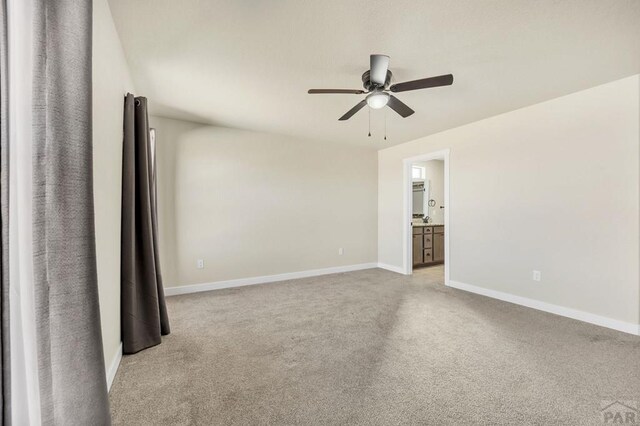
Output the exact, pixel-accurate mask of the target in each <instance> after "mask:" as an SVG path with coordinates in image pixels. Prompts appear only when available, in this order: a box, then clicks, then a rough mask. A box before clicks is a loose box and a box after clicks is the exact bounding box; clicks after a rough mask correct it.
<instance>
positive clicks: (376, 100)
mask: <svg viewBox="0 0 640 426" xmlns="http://www.w3.org/2000/svg"><path fill="white" fill-rule="evenodd" d="M392 76H393V74H392V73H391V71H390V70H389V57H388V56H387V55H371V56H370V57H369V71H365V73H364V74H362V85H363V86H364V88H365V90H358V89H356V90H351V89H310V90H309V92H308V93H309V94H312V95H313V94H334V93H335V94H352V95H367V97H366V98H364V99H363V100H361V101H360V102H359V103H358V104H357V105H356V106H354V107H353V108H351V109H350V110H349V111H347V113H346V114H345V115H343V116H342V117H340V118H339V120H341V121H344V120H348V119H349V118H351V117H352V116H353V115H354V114H355V113H356V112H358V111H360V110H361V109H362V108H363V107H364V106H365V105H369V107H371V108H373V109H380V108H383V107H384V106H385V105H389V108H391V109H392V110H394V111H395V112H397V113H398V114H400V115H401V116H402V117H403V118H406V117H409V116H410V115H411V114H413V113H414V112H415V111H414V110H412V109H411V108H409V107H408V106H407V105H406V104H405V103H404V102H402V101H401V100H400V99H398V98H396V97H395V96H393V95H391V94H389V92H393V93H398V92H407V91H409V90H418V89H428V88H430V87H439V86H450V85H451V84H453V75H451V74H446V75H439V76H437V77H429V78H422V79H420V80H412V81H405V82H404V83H396V84H391V77H392Z"/></svg>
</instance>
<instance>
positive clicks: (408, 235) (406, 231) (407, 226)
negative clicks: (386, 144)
mask: <svg viewBox="0 0 640 426" xmlns="http://www.w3.org/2000/svg"><path fill="white" fill-rule="evenodd" d="M449 151H450V150H449V149H448V148H447V149H443V150H440V151H433V152H430V153H428V154H422V155H417V156H415V157H409V158H405V159H404V160H402V161H403V168H404V177H403V185H404V188H403V193H404V197H403V215H402V217H403V222H404V223H403V224H402V232H403V235H404V237H403V242H404V244H403V247H404V248H403V253H402V262H403V270H404V273H405V275H411V274H412V273H413V261H412V256H411V252H412V249H413V248H412V245H411V244H412V238H413V235H412V233H413V231H412V230H411V218H412V213H413V211H412V210H411V204H412V195H413V193H412V190H413V188H412V178H411V165H412V164H413V163H417V162H422V161H429V160H441V159H443V160H444V206H445V209H444V259H445V262H444V284H445V285H447V286H448V285H449V266H450V265H451V256H450V252H451V250H450V244H449V235H451V221H450V220H449V211H450V210H451V209H450V205H451V204H450V203H449Z"/></svg>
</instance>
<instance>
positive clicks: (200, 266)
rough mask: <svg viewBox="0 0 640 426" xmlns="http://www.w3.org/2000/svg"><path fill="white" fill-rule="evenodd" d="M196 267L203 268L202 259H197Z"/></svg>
mask: <svg viewBox="0 0 640 426" xmlns="http://www.w3.org/2000/svg"><path fill="white" fill-rule="evenodd" d="M197 267H198V269H204V259H198V263H197Z"/></svg>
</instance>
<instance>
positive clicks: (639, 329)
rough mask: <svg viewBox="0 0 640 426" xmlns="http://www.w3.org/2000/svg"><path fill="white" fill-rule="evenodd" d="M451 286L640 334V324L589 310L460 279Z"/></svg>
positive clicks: (450, 284)
mask: <svg viewBox="0 0 640 426" xmlns="http://www.w3.org/2000/svg"><path fill="white" fill-rule="evenodd" d="M449 287H453V288H457V289H459V290H464V291H468V292H470V293H476V294H480V295H482V296H487V297H491V298H493V299H498V300H503V301H505V302H509V303H514V304H516V305H522V306H526V307H528V308H533V309H537V310H539V311H544V312H549V313H552V314H556V315H560V316H563V317H567V318H572V319H575V320H578V321H583V322H588V323H590V324H595V325H599V326H601V327H606V328H611V329H613V330H617V331H622V332H623V333H629V334H635V335H636V336H637V335H640V324H633V323H630V322H625V321H620V320H615V319H612V318H607V317H603V316H600V315H596V314H591V313H589V312H584V311H579V310H577V309H572V308H566V307H564V306H559V305H553V304H551V303H546V302H541V301H539V300H535V299H529V298H527V297H522V296H516V295H513V294H509V293H504V292H501V291H497V290H491V289H488V288H484V287H478V286H475V285H471V284H465V283H461V282H459V281H453V280H450V281H449Z"/></svg>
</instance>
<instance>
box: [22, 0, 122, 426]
mask: <svg viewBox="0 0 640 426" xmlns="http://www.w3.org/2000/svg"><path fill="white" fill-rule="evenodd" d="M33 5H34V15H35V16H34V51H35V52H34V81H33V191H34V195H33V257H34V259H33V267H34V286H35V300H36V325H37V337H38V371H39V384H40V395H41V417H42V423H43V424H47V425H48V424H55V425H89V424H91V425H106V424H110V414H109V401H108V395H107V385H106V377H105V368H104V359H103V349H102V335H101V328H100V312H99V305H98V286H97V272H96V248H95V230H94V206H93V179H92V176H93V171H92V168H93V167H92V166H93V158H92V81H91V53H92V52H91V47H92V1H91V0H56V1H48V0H33Z"/></svg>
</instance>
